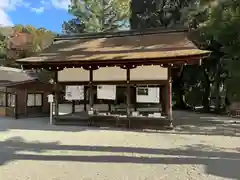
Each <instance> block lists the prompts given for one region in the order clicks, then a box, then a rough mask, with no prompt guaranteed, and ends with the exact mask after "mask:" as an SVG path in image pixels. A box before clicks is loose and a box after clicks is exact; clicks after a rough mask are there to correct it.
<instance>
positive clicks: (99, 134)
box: [0, 112, 240, 180]
mask: <svg viewBox="0 0 240 180" xmlns="http://www.w3.org/2000/svg"><path fill="white" fill-rule="evenodd" d="M175 116H178V117H181V118H182V122H184V125H183V124H180V123H179V119H180V118H179V119H178V121H176V124H177V127H176V130H175V131H159V132H156V131H149V132H134V131H120V130H111V129H104V128H102V129H99V128H95V129H94V128H87V127H86V128H84V127H70V126H68V127H65V126H50V125H48V124H47V119H28V120H10V119H0V180H68V179H69V180H178V179H179V180H190V179H191V180H194V179H196V180H220V179H225V180H227V179H237V180H239V179H240V133H239V130H240V128H238V125H239V123H238V121H236V120H234V121H233V119H227V118H223V117H212V116H209V115H201V116H200V115H197V114H194V113H183V112H175ZM184 118H185V119H184ZM207 120H208V121H207ZM196 121H200V123H199V122H198V123H199V124H200V125H198V123H197V122H196ZM209 121H211V122H212V123H210V122H209ZM226 131H227V132H226Z"/></svg>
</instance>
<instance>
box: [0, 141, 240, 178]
mask: <svg viewBox="0 0 240 180" xmlns="http://www.w3.org/2000/svg"><path fill="white" fill-rule="evenodd" d="M51 150H58V151H61V154H62V155H58V156H54V155H41V153H43V152H44V151H51ZM70 150H72V151H90V152H91V151H92V152H93V151H95V152H105V153H106V152H109V153H112V152H118V153H122V155H98V156H83V155H81V156H74V155H72V156H71V155H68V152H67V151H70ZM23 151H24V152H28V153H27V154H26V153H22V152H23ZM233 151H235V152H233ZM31 152H32V153H33V152H34V153H39V154H38V155H36V154H31ZM123 153H130V154H131V155H128V156H126V155H123ZM65 154H66V155H65ZM149 155H161V156H163V157H149ZM164 156H166V157H164ZM16 160H25V161H62V162H63V161H73V162H88V163H134V164H169V165H171V164H177V165H204V166H205V173H206V174H210V175H215V176H219V177H222V178H232V179H237V180H238V179H240V173H239V167H240V153H239V152H237V149H236V150H232V149H213V147H211V146H203V145H195V146H185V147H182V148H181V149H151V148H133V147H121V146H119V147H117V146H81V145H79V146H72V145H60V144H59V142H52V143H41V142H25V141H24V139H22V138H21V137H14V138H11V139H7V140H6V141H2V142H0V164H1V165H4V164H6V163H8V162H11V161H16Z"/></svg>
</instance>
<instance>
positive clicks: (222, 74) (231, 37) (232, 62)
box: [189, 0, 240, 111]
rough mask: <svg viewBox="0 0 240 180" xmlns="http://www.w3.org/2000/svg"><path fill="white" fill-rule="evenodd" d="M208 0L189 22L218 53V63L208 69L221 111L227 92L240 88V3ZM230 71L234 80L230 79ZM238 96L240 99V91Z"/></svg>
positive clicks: (217, 104) (200, 36)
mask: <svg viewBox="0 0 240 180" xmlns="http://www.w3.org/2000/svg"><path fill="white" fill-rule="evenodd" d="M207 3H208V4H204V6H203V8H201V9H199V10H197V11H195V12H194V13H192V14H191V16H190V19H189V22H190V23H189V24H190V27H191V28H192V29H194V30H193V31H192V32H193V33H194V35H195V36H194V37H195V38H196V37H197V39H198V42H201V43H202V44H204V43H205V44H208V46H209V48H210V49H211V50H212V51H213V52H214V54H215V57H214V61H213V62H214V63H212V64H211V66H210V67H211V68H209V69H208V70H206V72H207V73H208V74H213V76H212V78H211V79H212V87H213V90H214V92H213V93H212V94H214V95H213V96H214V99H215V105H216V110H218V111H219V110H220V108H221V106H224V105H225V104H224V101H223V98H222V97H224V96H225V97H226V93H225V91H227V92H229V94H230V96H231V95H232V94H233V93H236V92H239V91H240V89H239V88H236V87H237V86H236V79H238V80H240V76H239V75H238V68H239V65H240V63H239V60H238V59H239V57H240V53H239V48H240V33H239V25H240V4H239V3H238V2H237V1H235V0H228V1H227V0H225V1H217V0H212V1H210V2H209V1H207ZM229 74H231V79H229V78H228V75H229ZM209 77H211V76H209ZM226 84H227V85H228V86H226ZM230 98H231V97H230ZM235 98H237V99H238V100H240V97H239V94H238V96H237V97H235Z"/></svg>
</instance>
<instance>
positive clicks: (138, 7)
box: [130, 0, 197, 29]
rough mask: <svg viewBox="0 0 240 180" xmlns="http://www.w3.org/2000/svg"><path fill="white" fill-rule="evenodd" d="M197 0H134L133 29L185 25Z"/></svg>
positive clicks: (132, 9)
mask: <svg viewBox="0 0 240 180" xmlns="http://www.w3.org/2000/svg"><path fill="white" fill-rule="evenodd" d="M196 2H197V0H148V1H146V0H132V1H131V4H130V7H131V17H130V25H131V29H146V28H156V27H165V28H169V27H173V26H176V25H177V24H179V25H184V24H185V22H186V20H187V17H188V12H189V11H190V10H191V9H193V8H195V7H196V6H197V3H196Z"/></svg>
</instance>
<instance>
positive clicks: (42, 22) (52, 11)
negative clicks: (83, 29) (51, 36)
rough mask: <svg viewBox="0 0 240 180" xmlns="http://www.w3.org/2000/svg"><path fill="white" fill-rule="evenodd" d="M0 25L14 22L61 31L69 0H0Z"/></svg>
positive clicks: (66, 15)
mask: <svg viewBox="0 0 240 180" xmlns="http://www.w3.org/2000/svg"><path fill="white" fill-rule="evenodd" d="M0 1H1V3H0V25H1V26H10V25H14V24H23V25H33V26H35V27H45V28H47V29H50V30H52V31H54V32H57V33H61V31H62V28H61V27H62V23H63V21H66V20H69V19H71V16H70V14H68V12H67V8H68V4H69V2H70V0H0Z"/></svg>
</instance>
